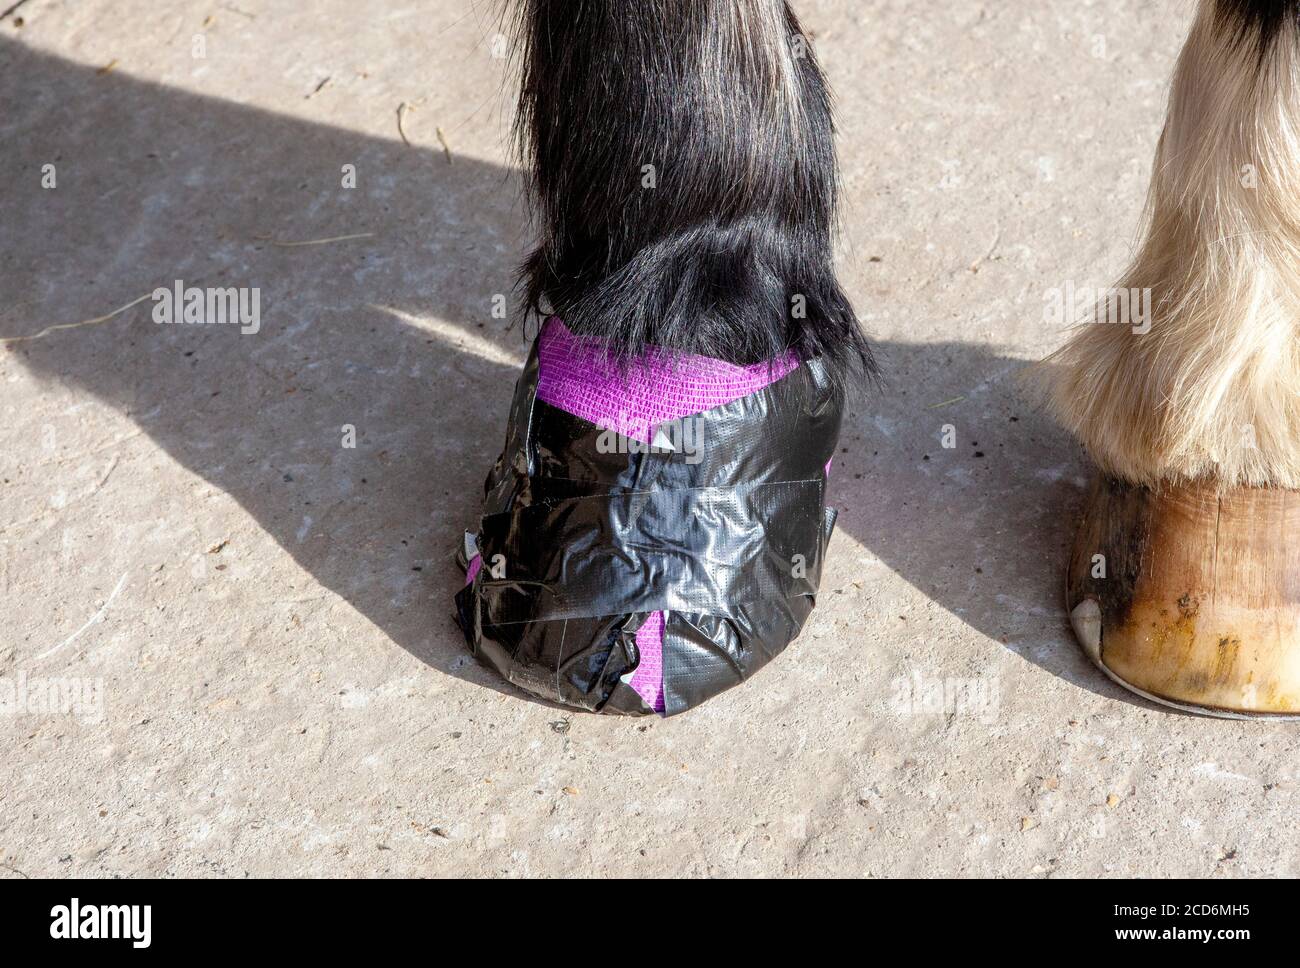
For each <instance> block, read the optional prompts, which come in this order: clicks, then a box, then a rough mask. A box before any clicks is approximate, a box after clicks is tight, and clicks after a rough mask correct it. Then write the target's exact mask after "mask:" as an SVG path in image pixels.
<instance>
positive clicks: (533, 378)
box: [456, 319, 843, 715]
mask: <svg viewBox="0 0 1300 968" xmlns="http://www.w3.org/2000/svg"><path fill="white" fill-rule="evenodd" d="M842 412H843V395H842V390H841V389H840V387H839V386H838V385H837V384H836V382H835V381H833V380H832V379H831V378H830V376H829V375H828V373H827V370H826V367H825V366H824V365H823V363H822V362H821V361H819V360H811V361H806V362H800V361H799V360H797V359H795V358H793V357H791V358H788V359H781V360H778V361H773V362H770V363H764V364H760V365H757V366H748V367H742V366H735V365H732V364H729V363H724V362H722V361H719V360H714V359H709V358H706V357H699V356H682V355H678V356H675V357H674V356H672V355H670V354H668V353H666V352H662V351H653V350H652V351H650V352H649V353H647V354H646V355H645V356H644V357H642V358H641V359H639V360H637V361H635V362H633V363H631V364H629V365H627V366H626V368H624V369H622V370H620V369H618V368H617V367H616V366H615V365H614V364H612V363H611V362H610V360H609V358H608V354H607V352H606V349H605V347H604V346H603V345H602V344H599V343H596V342H594V341H591V340H585V339H582V338H580V337H577V336H574V335H573V334H572V333H570V332H569V331H568V330H567V329H566V328H565V326H564V324H563V323H561V322H560V321H559V320H557V319H551V320H548V321H547V323H546V324H545V326H544V327H543V329H542V332H541V334H540V335H539V337H538V339H537V341H536V343H535V344H534V346H533V350H532V353H531V354H530V356H529V359H528V362H527V364H525V367H524V371H523V374H522V375H521V376H520V378H519V382H518V384H517V386H516V390H515V399H514V405H513V409H512V412H511V415H510V421H509V427H508V430H507V436H506V445H505V449H504V451H503V452H502V454H501V457H500V458H499V459H498V460H497V463H496V465H495V466H494V467H493V469H492V471H491V473H490V474H489V475H488V480H487V485H486V492H487V493H486V498H485V501H484V505H483V514H482V518H481V520H480V522H479V528H478V530H477V532H475V533H474V534H471V535H467V537H466V545H465V548H464V552H463V555H462V561H463V563H464V564H465V565H466V566H467V569H468V573H467V578H468V581H467V584H466V586H465V588H464V589H463V590H462V591H461V592H460V593H459V594H458V595H457V597H456V604H457V612H458V616H459V620H460V624H461V627H462V628H463V629H464V631H465V636H466V640H467V642H468V644H469V647H470V649H471V650H472V651H473V652H474V654H475V655H476V656H478V657H479V659H480V660H482V661H484V662H485V663H487V664H488V665H489V666H491V667H493V668H495V669H496V670H497V671H499V672H500V673H501V674H502V675H503V676H505V678H507V679H508V680H510V681H511V682H513V683H514V684H515V685H517V686H520V687H521V688H523V689H526V690H528V691H529V692H531V693H534V694H535V695H538V696H541V697H543V698H545V699H549V700H552V701H555V702H559V703H563V704H565V705H568V706H573V707H575V708H579V709H585V710H592V711H597V712H611V713H625V714H634V715H638V714H650V713H655V712H658V713H661V714H665V715H672V714H674V713H679V712H682V711H683V710H685V709H689V708H690V707H692V706H696V705H698V704H699V703H701V702H703V701H704V700H705V699H707V698H709V697H710V696H713V695H715V694H717V693H719V692H721V691H723V690H724V689H727V688H729V687H731V686H734V685H736V684H738V683H740V682H741V681H742V680H744V679H746V678H748V677H749V676H750V675H752V674H753V673H754V672H755V671H757V670H758V669H759V668H760V667H762V666H763V665H764V664H766V663H767V662H768V661H769V660H770V659H771V658H773V657H774V656H775V655H776V654H777V653H778V652H780V651H781V650H782V649H784V648H785V647H786V645H788V644H789V643H790V641H791V640H793V639H794V637H795V636H796V635H798V634H799V630H800V629H801V628H802V627H803V624H804V621H805V620H806V619H807V617H808V614H809V612H811V611H812V608H813V603H814V597H815V596H816V594H817V587H818V582H819V580H820V577H821V568H822V558H823V555H824V552H825V548H826V543H827V541H828V540H829V538H830V535H831V530H832V528H833V527H834V521H835V513H834V511H833V510H831V509H830V508H827V507H826V504H825V489H826V473H827V470H828V468H829V464H830V460H831V457H832V456H833V454H834V451H835V445H836V441H837V439H838V437H839V429H840V421H841V417H842Z"/></svg>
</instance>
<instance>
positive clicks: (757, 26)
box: [519, 0, 869, 364]
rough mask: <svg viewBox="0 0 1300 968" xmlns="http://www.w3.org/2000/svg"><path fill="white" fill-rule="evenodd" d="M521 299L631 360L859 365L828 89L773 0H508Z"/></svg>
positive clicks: (789, 17) (862, 355)
mask: <svg viewBox="0 0 1300 968" xmlns="http://www.w3.org/2000/svg"><path fill="white" fill-rule="evenodd" d="M519 12H520V17H521V27H522V31H521V32H522V36H523V38H524V40H525V51H524V57H523V77H522V87H521V96H520V114H519V117H520V121H521V124H522V132H523V134H524V136H525V141H524V143H525V147H526V149H527V155H528V161H529V167H530V171H531V175H532V182H533V188H534V197H535V201H536V203H537V205H536V207H537V214H538V217H539V222H540V225H539V228H540V231H541V235H542V239H541V244H540V245H539V246H538V248H537V250H536V251H535V252H534V253H533V254H532V256H531V257H530V258H529V260H528V262H527V265H526V268H525V274H526V281H527V286H528V296H529V300H530V302H531V304H532V308H534V309H536V310H538V311H539V312H540V311H541V310H542V309H543V307H545V309H546V310H547V311H549V312H553V313H555V314H556V315H558V316H560V317H561V318H563V319H564V320H565V322H566V323H567V324H568V326H569V327H570V328H571V329H573V330H574V331H575V332H579V333H585V334H591V335H597V336H601V337H605V338H607V339H609V340H610V341H612V342H613V343H614V344H615V346H616V347H617V348H618V350H619V351H621V352H625V353H628V354H635V353H636V352H637V351H639V350H640V349H641V348H642V347H644V346H645V345H648V344H657V345H660V346H666V347H670V348H672V349H677V350H685V351H691V352H696V353H702V354H705V355H709V356H714V357H718V358H721V359H724V360H727V361H730V362H735V363H755V362H758V361H760V360H768V359H772V358H774V357H776V356H777V355H779V354H780V353H782V352H784V351H786V350H788V349H791V348H793V349H795V350H797V351H798V352H799V353H800V354H801V355H802V356H804V357H805V358H808V357H813V356H822V357H825V358H827V359H829V360H831V361H834V362H835V363H837V364H844V363H850V362H857V363H863V362H866V361H867V360H868V359H869V356H868V354H867V348H866V344H865V343H864V341H863V338H862V335H861V333H860V331H859V329H858V326H857V323H856V321H855V317H854V314H853V311H852V308H851V307H850V305H849V303H848V300H847V299H846V298H845V296H844V293H843V292H842V291H841V290H840V287H839V285H838V283H837V282H836V280H835V276H834V273H833V271H832V268H831V229H832V225H833V222H834V211H835V194H836V163H835V149H834V145H833V143H832V124H831V110H830V104H829V98H828V95H827V91H826V86H825V83H824V81H823V79H822V75H821V72H820V70H819V69H818V66H817V63H816V61H815V59H814V57H813V53H812V48H811V46H810V43H809V41H808V40H807V39H806V37H805V36H804V35H803V34H802V32H801V31H800V27H799V24H798V21H797V20H796V19H795V17H794V15H793V13H792V12H791V11H790V9H789V7H788V6H787V5H786V4H785V2H784V0H638V2H636V3H575V2H573V0H521V6H520V11H519Z"/></svg>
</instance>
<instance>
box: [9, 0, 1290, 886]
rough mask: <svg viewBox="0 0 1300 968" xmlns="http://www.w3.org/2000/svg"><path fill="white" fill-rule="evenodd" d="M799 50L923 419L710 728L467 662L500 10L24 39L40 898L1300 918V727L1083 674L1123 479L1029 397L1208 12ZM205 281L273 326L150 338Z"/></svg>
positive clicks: (399, 8)
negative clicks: (829, 878)
mask: <svg viewBox="0 0 1300 968" xmlns="http://www.w3.org/2000/svg"><path fill="white" fill-rule="evenodd" d="M796 6H797V7H798V9H799V12H800V14H801V15H802V17H803V18H804V21H805V23H806V26H807V27H808V28H809V29H810V30H811V31H812V32H813V34H814V35H815V38H816V44H817V48H818V52H819V54H820V56H821V59H822V61H823V63H824V65H825V68H826V70H827V72H828V74H829V76H830V79H831V82H832V84H833V86H834V88H835V89H836V91H837V94H838V108H839V121H840V140H839V146H840V153H841V157H842V160H843V168H844V186H845V196H846V198H845V201H846V213H845V219H844V233H843V241H842V245H841V249H840V271H841V274H842V278H843V281H844V283H845V285H846V288H847V289H848V291H849V293H850V294H851V295H852V297H853V298H854V301H855V303H856V305H857V306H858V308H859V311H860V313H861V316H862V319H863V322H864V324H865V325H866V326H867V327H868V329H869V330H870V332H871V334H872V335H873V337H874V339H875V341H876V344H877V345H878V346H879V348H880V350H881V353H882V356H883V358H884V360H885V363H886V365H887V368H888V376H889V385H888V387H887V388H886V389H885V390H884V391H883V392H880V393H872V394H870V395H869V396H867V397H865V398H864V399H862V400H861V401H859V402H858V404H857V405H856V406H855V408H854V410H853V412H852V414H851V416H850V418H849V420H848V423H847V426H846V431H845V436H844V440H843V446H844V452H843V453H842V454H840V456H839V459H838V460H837V461H836V465H835V471H834V474H833V478H832V488H831V490H832V499H833V502H834V503H836V504H838V505H839V506H840V507H841V509H842V514H841V517H840V526H839V529H838V532H837V534H836V536H835V538H834V541H833V543H832V545H831V552H830V558H829V563H828V566H827V572H826V575H825V578H824V583H823V584H824V594H823V596H822V600H821V603H820V605H819V607H818V609H817V611H816V612H815V613H814V615H813V618H812V620H811V623H810V625H809V627H808V628H807V629H806V630H805V633H804V635H803V636H802V637H801V638H800V640H799V641H798V642H797V643H796V644H795V645H794V646H793V647H792V648H791V649H790V650H789V651H788V652H786V653H785V654H784V655H783V656H782V657H781V658H780V659H778V660H777V661H776V662H774V663H773V664H772V665H770V666H769V667H767V668H766V669H765V670H764V671H762V672H761V673H760V674H759V675H758V676H757V677H755V678H754V679H753V680H751V682H749V683H748V684H747V685H745V686H744V687H742V688H740V689H737V690H734V691H732V692H730V693H727V694H725V695H723V696H721V697H719V698H718V699H716V700H714V701H712V702H710V703H709V704H707V705H705V706H703V707H702V708H700V709H698V710H695V711H693V712H690V713H687V714H685V715H683V716H681V717H677V718H675V719H671V720H663V721H647V720H626V719H618V718H604V717H597V716H589V715H572V714H568V713H566V712H564V711H562V710H558V709H556V708H552V707H549V706H547V705H544V704H541V703H539V702H536V701H533V700H531V699H529V698H528V697H526V696H524V695H522V694H520V693H519V692H517V691H516V690H514V689H513V688H511V687H510V686H508V685H507V684H505V683H504V682H502V681H501V680H500V679H498V678H497V677H496V676H495V675H494V674H492V673H491V672H489V671H487V670H486V669H483V668H480V667H479V666H477V665H476V664H474V663H473V662H472V660H470V658H469V657H468V656H467V654H466V653H465V650H464V646H463V643H462V640H461V638H460V635H459V632H458V631H457V629H456V628H455V626H454V625H453V623H452V620H451V596H452V593H453V591H454V590H455V589H456V587H457V586H458V583H459V581H460V575H459V572H458V571H457V570H456V568H455V567H454V564H453V562H452V560H451V556H450V549H451V548H452V547H453V546H454V544H455V542H456V540H457V539H458V536H459V534H460V532H461V529H462V528H463V527H464V526H465V525H467V524H469V523H471V522H472V520H473V517H474V513H475V508H476V499H477V494H478V492H479V488H480V486H481V483H482V479H483V476H484V474H485V472H486V470H487V468H488V466H489V464H490V462H491V461H492V460H493V458H494V457H495V456H496V453H497V451H498V449H499V446H500V443H501V438H502V430H503V426H504V417H505V410H506V403H507V399H508V396H509V394H510V391H511V385H512V380H513V373H514V371H515V369H516V367H517V366H518V364H519V361H520V360H521V359H522V356H523V354H524V352H525V342H524V340H523V336H522V334H521V333H520V331H519V330H518V328H515V329H508V328H507V323H506V321H503V320H501V319H499V318H497V317H496V316H494V314H493V308H494V297H496V296H497V295H498V294H508V293H510V291H511V283H512V273H513V267H514V266H515V265H516V264H517V263H518V261H519V259H520V257H521V253H522V252H523V251H524V249H525V248H526V246H527V243H528V235H527V228H526V225H525V223H524V217H523V211H522V208H521V205H520V204H519V201H518V193H519V179H518V176H517V172H516V171H515V168H514V166H513V164H512V162H511V160H510V153H509V150H508V137H507V134H508V125H509V120H510V109H509V105H508V104H507V101H508V95H509V86H510V85H509V81H508V79H507V74H506V61H505V60H504V59H502V58H501V57H500V56H496V55H499V54H501V53H506V52H508V51H506V49H505V48H504V47H503V46H502V42H501V41H499V40H498V39H497V38H496V37H495V36H494V35H495V33H496V30H497V27H496V24H495V23H494V21H493V19H492V16H491V10H490V6H488V5H487V4H485V3H484V2H482V0H480V2H477V3H472V2H470V0H437V2H429V3H414V2H408V3H405V4H401V3H382V4H356V3H352V2H345V0H317V2H314V3H311V4H301V3H289V2H287V0H229V2H227V0H201V2H189V0H185V2H169V3H165V4H162V3H157V2H156V0H155V2H145V0H116V2H109V0H87V2H78V3H74V2H72V0H27V2H25V3H22V4H20V5H19V6H18V8H17V9H16V10H15V11H13V12H11V13H10V14H9V15H7V16H6V17H5V18H4V20H3V21H2V22H0V165H2V170H3V177H2V178H0V294H2V296H3V298H2V299H0V336H3V337H4V338H6V340H7V341H6V342H5V343H4V344H3V345H0V382H2V385H3V388H4V389H3V396H2V397H0V415H2V417H3V422H2V423H0V448H2V449H0V478H2V479H3V484H0V581H2V584H3V589H4V597H3V606H2V608H3V612H2V614H0V629H3V634H2V636H0V700H6V697H8V701H7V704H6V705H4V709H5V714H4V717H3V719H2V720H0V730H2V731H3V732H0V735H2V736H3V737H4V740H3V748H2V749H0V876H20V875H22V874H26V875H30V876H38V875H44V876H50V875H55V876H58V875H90V876H119V875H159V874H161V875H223V876H245V875H335V876H337V875H346V876H356V875H454V874H469V875H516V876H517V875H562V874H570V875H597V876H607V875H829V874H838V875H871V876H891V875H996V876H1012V877H1021V876H1039V877H1045V876H1081V875H1089V876H1091V875H1117V876H1118V875H1197V876H1225V877H1231V876H1242V875H1281V874H1287V875H1295V874H1297V873H1300V860H1298V859H1297V858H1300V852H1298V851H1297V848H1298V847H1300V828H1297V826H1296V824H1295V823H1294V817H1295V815H1296V812H1297V809H1298V808H1300V782H1298V780H1297V770H1298V769H1300V732H1297V730H1296V728H1295V727H1287V726H1283V725H1265V724H1252V723H1237V722H1221V721H1216V720H1209V719H1201V718H1195V717H1191V716H1186V715H1179V714H1174V713H1171V712H1168V711H1165V710H1163V709H1160V708H1156V707H1154V706H1152V705H1149V704H1147V703H1145V702H1143V701H1141V700H1140V699H1137V698H1136V697H1134V696H1131V695H1128V694H1127V693H1124V692H1123V691H1121V690H1120V689H1118V688H1117V687H1115V686H1114V685H1112V684H1111V683H1110V682H1109V681H1108V680H1106V679H1104V678H1103V677H1102V676H1101V675H1100V674H1098V673H1097V672H1096V671H1094V670H1093V668H1092V667H1091V666H1090V665H1089V664H1088V663H1087V661H1086V660H1085V659H1084V657H1083V656H1082V654H1081V653H1080V652H1079V651H1078V649H1077V648H1076V646H1075V644H1074V641H1073V638H1072V635H1071V633H1070V631H1069V628H1068V625H1067V622H1066V619H1065V616H1064V614H1063V609H1062V590H1063V567H1064V562H1065V552H1066V548H1067V546H1068V544H1069V541H1070V538H1071V530H1072V526H1073V523H1074V518H1075V515H1076V512H1077V510H1078V508H1079V505H1080V502H1081V500H1082V497H1083V489H1084V487H1085V483H1086V481H1087V478H1088V475H1089V467H1088V463H1087V460H1086V458H1085V457H1084V455H1083V454H1082V453H1081V451H1080V450H1079V448H1078V447H1077V446H1076V445H1075V444H1074V443H1073V442H1072V441H1071V440H1070V439H1068V438H1067V436H1066V435H1065V434H1063V433H1062V432H1061V431H1060V430H1059V429H1057V428H1056V427H1054V426H1053V425H1052V423H1051V422H1050V421H1049V420H1048V419H1047V418H1046V417H1045V416H1043V415H1042V414H1041V413H1040V412H1039V411H1038V410H1037V408H1036V407H1035V406H1034V405H1033V404H1032V403H1031V402H1029V401H1028V400H1027V399H1026V394H1025V392H1024V388H1023V386H1022V381H1021V380H1020V375H1021V374H1022V373H1023V371H1024V370H1025V368H1026V366H1027V365H1028V364H1029V362H1030V361H1033V360H1036V359H1038V358H1040V357H1042V356H1043V355H1044V354H1046V353H1047V352H1048V351H1050V350H1051V349H1053V348H1054V347H1056V346H1057V345H1059V343H1060V342H1061V340H1062V337H1063V328H1062V326H1061V325H1059V324H1058V323H1056V322H1050V321H1045V319H1044V304H1045V301H1044V293H1046V292H1048V291H1049V290H1053V289H1056V290H1063V289H1064V288H1066V287H1068V286H1069V285H1074V286H1076V287H1083V286H1087V285H1106V284H1109V281H1110V280H1111V279H1112V278H1113V277H1114V276H1115V275H1116V273H1117V271H1118V270H1119V269H1120V267H1121V266H1122V264H1123V262H1124V260H1125V258H1126V256H1127V254H1128V253H1129V251H1130V250H1131V246H1132V241H1133V238H1134V233H1135V230H1136V227H1137V225H1138V222H1139V216H1140V209H1141V206H1142V201H1143V195H1144V190H1145V185H1146V181H1147V177H1148V174H1149V170H1150V164H1151V156H1152V150H1153V147H1154V144H1155V140H1156V136H1157V134H1158V132H1159V126H1160V122H1161V117H1162V110H1163V102H1164V96H1165V91H1166V87H1167V79H1168V77H1169V75H1170V71H1171V67H1172V64H1173V58H1174V56H1175V54H1176V51H1177V49H1178V46H1179V44H1180V41H1181V38H1182V35H1183V32H1184V30H1185V28H1186V25H1187V22H1188V19H1189V13H1190V8H1189V6H1188V5H1187V4H1185V3H1175V2H1166V0H1094V2H1090V3H1078V2H1075V0H1049V2H1045V0H1014V2H991V0H946V2H945V3H943V4H941V5H935V4H917V3H913V2H909V0H802V2H800V3H798V4H796ZM940 6H941V7H942V10H940V9H939V7H940ZM402 105H404V107H401V108H400V114H401V130H400V131H399V124H398V119H399V106H402ZM408 142H409V143H408ZM50 165H52V166H53V168H47V167H46V166H50ZM345 166H354V169H346V170H345ZM349 171H352V172H354V174H355V187H345V186H344V184H343V182H344V180H345V179H349V174H348V172H349ZM47 184H49V185H50V187H46V185H47ZM290 243H314V244H290ZM176 280H183V281H184V284H185V285H187V286H191V285H192V286H203V287H207V286H235V287H246V288H252V287H256V288H258V289H259V290H260V300H261V301H260V329H259V330H258V331H257V332H256V333H241V331H240V327H238V326H235V325H226V326H196V325H184V324H177V325H158V324H156V323H155V322H154V321H153V320H152V318H151V313H152V312H153V311H154V310H153V306H154V304H153V303H152V302H151V301H149V300H148V299H145V300H144V301H143V302H141V303H137V304H136V305H134V306H131V307H130V308H128V309H126V310H124V311H122V312H120V313H117V314H116V315H112V316H110V317H109V318H107V319H103V318H101V317H105V316H106V315H107V314H110V313H113V312H114V311H115V310H118V309H119V308H121V307H123V306H126V305H127V304H129V303H131V302H132V301H133V300H137V299H140V298H141V297H147V296H148V294H149V293H151V292H152V290H154V289H155V287H160V286H172V285H174V283H175V281H176ZM60 324H81V325H74V326H69V327H65V328H52V327H55V326H59V325H60ZM26 337H30V338H26ZM15 338H16V339H15ZM345 426H347V427H351V428H354V430H355V446H347V444H348V443H349V440H348V434H347V431H345V430H344V428H345ZM948 427H950V428H951V433H952V434H953V436H954V439H955V443H956V446H955V447H954V448H945V447H944V446H943V440H942V438H943V437H944V433H945V429H946V428H948ZM50 689H55V690H56V691H57V693H56V696H55V698H54V699H53V700H51V699H50V697H49V690H50Z"/></svg>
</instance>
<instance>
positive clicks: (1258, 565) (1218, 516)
mask: <svg viewBox="0 0 1300 968" xmlns="http://www.w3.org/2000/svg"><path fill="white" fill-rule="evenodd" d="M1292 534H1300V493H1298V492H1293V491H1286V490H1279V489H1270V488H1233V489H1228V490H1223V491H1220V490H1217V489H1216V488H1215V487H1214V486H1213V485H1204V484H1183V485H1169V486H1166V487H1162V488H1159V489H1153V488H1147V487H1140V486H1137V485H1132V484H1128V483H1125V482H1123V481H1119V480H1115V479H1111V478H1103V479H1101V480H1099V481H1098V482H1097V483H1096V484H1095V485H1094V487H1093V491H1092V495H1091V497H1090V498H1089V502H1088V506H1087V508H1086V510H1085V511H1084V517H1083V522H1082V524H1081V526H1080V528H1079V534H1078V537H1077V539H1076V541H1075V546H1074V551H1073V554H1072V555H1071V560H1070V568H1069V574H1068V576H1067V594H1066V607H1067V608H1068V609H1069V612H1070V622H1071V625H1072V626H1073V627H1074V633H1075V636H1076V637H1077V638H1078V640H1079V644H1080V646H1081V647H1082V648H1083V651H1084V652H1085V653H1086V654H1087V655H1088V658H1089V659H1091V660H1092V662H1093V663H1094V664H1095V665H1097V666H1098V667H1099V668H1100V669H1101V670H1102V671H1104V672H1105V673H1106V674H1107V675H1108V676H1110V677H1111V678H1112V679H1114V680H1115V681H1116V682H1117V683H1119V684H1120V685H1122V686H1124V687H1125V688H1126V689H1129V690H1131V691H1133V692H1136V693H1138V694H1139V695H1142V696H1145V697H1146V698H1148V699H1151V700H1153V701H1155V702H1159V703H1163V704H1165V705H1168V706H1173V707H1175V708H1178V709H1183V710H1186V711H1189V712H1197V713H1202V714H1205V715H1211V716H1223V717H1228V718H1234V719H1238V718H1270V719H1278V718H1280V719H1292V718H1295V719H1300V542H1289V541H1288V538H1289V536H1290V535H1292ZM1288 544H1291V545H1292V546H1294V548H1295V550H1294V551H1293V550H1289V548H1288Z"/></svg>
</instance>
